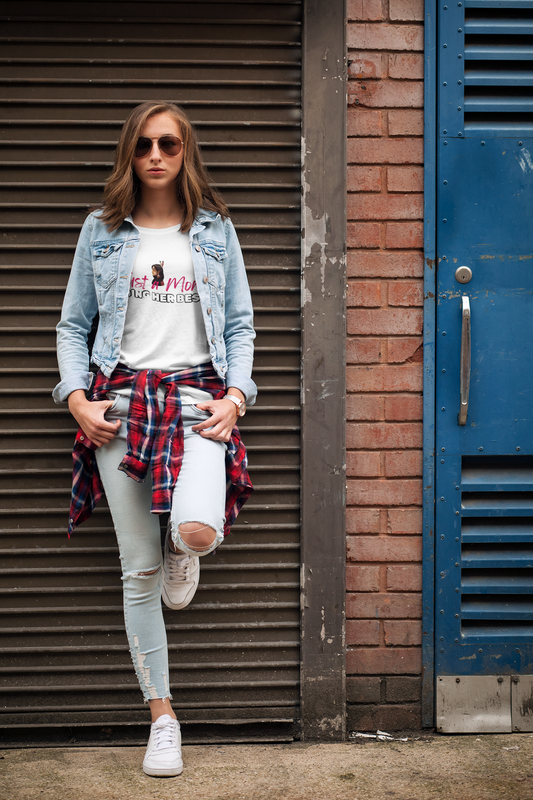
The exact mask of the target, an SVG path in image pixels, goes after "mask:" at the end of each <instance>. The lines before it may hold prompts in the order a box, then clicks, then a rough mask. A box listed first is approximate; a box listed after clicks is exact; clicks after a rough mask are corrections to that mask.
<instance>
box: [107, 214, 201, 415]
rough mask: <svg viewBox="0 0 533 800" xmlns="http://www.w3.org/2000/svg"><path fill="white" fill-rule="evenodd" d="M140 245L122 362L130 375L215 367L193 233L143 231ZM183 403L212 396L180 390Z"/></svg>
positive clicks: (185, 388)
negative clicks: (194, 256) (199, 288)
mask: <svg viewBox="0 0 533 800" xmlns="http://www.w3.org/2000/svg"><path fill="white" fill-rule="evenodd" d="M137 228H138V229H139V232H140V235H141V237H140V239H141V240H140V244H139V249H138V251H137V256H136V258H135V263H134V265H133V272H132V274H131V285H130V290H129V297H128V307H127V311H126V321H125V324H124V334H123V336H122V343H121V346H120V358H119V360H120V362H121V363H122V364H126V366H128V367H130V368H131V369H135V370H140V369H160V370H163V371H164V372H176V371H177V370H181V369H187V368H188V367H197V366H199V365H200V364H207V363H211V355H210V353H209V344H208V341H207V336H206V332H205V326H204V321H203V318H202V309H201V307H200V297H199V295H198V292H197V290H196V280H195V276H194V268H193V263H192V256H191V248H190V244H189V235H188V233H182V232H181V230H180V225H173V226H172V227H171V228H162V229H158V228H140V227H139V226H138V225H137ZM180 394H181V399H182V403H184V404H190V403H199V402H202V401H204V400H210V399H211V397H212V395H211V394H210V393H209V392H206V391H203V390H202V389H196V388H195V387H190V386H183V387H182V386H180Z"/></svg>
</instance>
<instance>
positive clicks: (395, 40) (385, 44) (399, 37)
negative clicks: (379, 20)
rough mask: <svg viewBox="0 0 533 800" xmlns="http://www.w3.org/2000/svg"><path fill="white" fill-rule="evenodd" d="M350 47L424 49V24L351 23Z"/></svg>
mask: <svg viewBox="0 0 533 800" xmlns="http://www.w3.org/2000/svg"><path fill="white" fill-rule="evenodd" d="M347 38H348V47H349V48H353V49H355V50H423V49H424V30H423V27H422V25H385V24H384V25H364V24H363V25H349V26H348V36H347Z"/></svg>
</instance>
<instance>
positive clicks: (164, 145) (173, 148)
mask: <svg viewBox="0 0 533 800" xmlns="http://www.w3.org/2000/svg"><path fill="white" fill-rule="evenodd" d="M158 144H159V149H160V150H162V151H163V153H166V154H167V156H179V154H180V152H181V140H180V139H178V137H177V136H162V137H161V139H159V142H158Z"/></svg>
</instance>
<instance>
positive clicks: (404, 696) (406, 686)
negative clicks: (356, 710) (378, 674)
mask: <svg viewBox="0 0 533 800" xmlns="http://www.w3.org/2000/svg"><path fill="white" fill-rule="evenodd" d="M350 680H351V681H357V680H358V679H357V678H350ZM359 680H360V681H361V683H360V684H359V686H360V688H361V689H363V688H364V682H365V681H368V684H367V690H368V689H369V688H370V687H371V686H372V685H373V684H372V678H359ZM374 680H376V679H375V678H374ZM378 680H379V678H378ZM384 683H385V699H386V700H387V702H388V703H412V702H420V698H421V697H422V681H421V679H420V678H406V677H391V678H387V679H386V680H385V681H384ZM380 689H381V686H380ZM369 693H370V694H371V692H369ZM350 694H351V696H352V697H357V696H358V693H357V683H354V684H353V688H352V691H351V693H350ZM350 702H352V703H357V702H360V703H369V702H371V701H370V700H366V699H364V700H359V701H357V700H352V701H350Z"/></svg>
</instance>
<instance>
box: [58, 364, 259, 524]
mask: <svg viewBox="0 0 533 800" xmlns="http://www.w3.org/2000/svg"><path fill="white" fill-rule="evenodd" d="M160 384H163V385H164V386H165V405H164V410H163V414H161V412H160V410H159V403H158V401H157V387H158V386H159V385H160ZM178 384H182V385H187V386H196V387H197V388H198V389H204V390H206V391H208V392H210V393H211V394H212V395H213V398H214V399H215V400H220V399H221V398H222V397H223V396H224V393H225V386H224V381H223V380H222V379H221V378H220V377H219V376H218V375H217V374H216V372H215V370H214V369H213V367H212V365H211V364H203V365H201V366H199V367H193V368H191V369H185V370H181V371H180V372H172V373H168V372H161V370H153V369H145V370H140V371H138V372H135V371H134V370H131V369H129V368H128V367H125V366H124V365H122V364H118V366H117V367H116V368H115V370H114V372H113V374H112V375H111V376H110V377H109V378H106V376H105V375H104V374H103V373H102V372H98V374H97V376H96V380H95V382H94V386H93V389H92V391H91V396H90V399H91V400H105V399H106V395H107V393H108V392H114V391H117V390H118V389H124V388H126V387H128V386H131V387H132V393H131V398H130V405H129V409H128V433H127V452H126V455H125V456H124V458H123V459H122V462H121V464H120V466H119V469H120V470H122V471H123V472H125V473H126V475H129V477H130V478H133V480H135V481H139V482H143V481H144V480H146V475H147V474H148V470H150V471H151V475H152V508H151V512H152V513H153V514H163V513H165V512H169V511H170V509H171V506H172V492H173V489H174V486H175V485H176V481H177V479H178V475H179V473H180V469H181V464H182V460H183V423H182V421H181V397H180V393H179V388H178ZM95 449H96V446H95V445H94V444H93V443H92V442H91V440H90V439H89V438H88V437H87V436H86V435H85V434H84V432H83V431H82V430H81V428H80V429H79V430H78V433H77V434H76V440H75V442H74V449H73V451H72V459H73V462H74V469H73V473H72V497H71V504H70V516H69V528H68V532H69V537H70V534H71V533H72V531H73V530H74V528H76V527H77V526H78V525H80V523H82V522H84V521H85V520H86V519H88V518H89V517H90V516H91V514H92V511H93V509H94V507H95V506H96V504H97V503H98V501H99V500H100V498H101V497H102V494H103V486H102V481H101V479H100V474H99V472H98V466H97V463H96V458H95V455H94V451H95ZM226 476H227V489H226V512H225V514H226V521H225V524H224V535H225V536H227V535H228V533H229V532H230V529H231V526H232V525H233V523H234V521H235V519H236V517H237V514H238V513H239V511H240V510H241V508H242V506H243V505H244V503H245V502H246V501H247V500H248V498H249V497H250V495H251V494H252V492H253V486H252V483H251V481H250V476H249V475H248V459H247V455H246V448H245V447H244V444H243V442H242V439H241V435H240V433H239V430H238V428H237V426H235V427H234V428H233V431H232V434H231V439H230V441H229V442H228V443H227V450H226Z"/></svg>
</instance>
